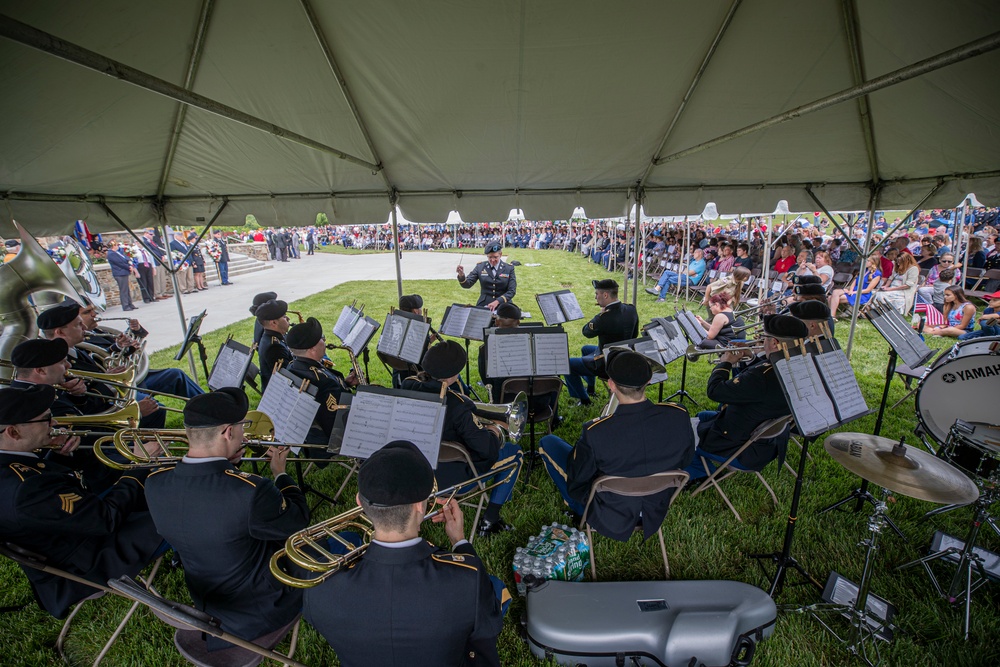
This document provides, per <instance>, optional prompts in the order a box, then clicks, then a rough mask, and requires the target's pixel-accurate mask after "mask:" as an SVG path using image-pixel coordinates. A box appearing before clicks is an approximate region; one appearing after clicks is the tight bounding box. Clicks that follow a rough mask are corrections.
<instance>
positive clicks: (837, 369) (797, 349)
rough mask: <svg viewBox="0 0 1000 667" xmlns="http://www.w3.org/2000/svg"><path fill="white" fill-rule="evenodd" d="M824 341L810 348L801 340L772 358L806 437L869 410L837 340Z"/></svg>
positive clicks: (817, 433) (793, 413)
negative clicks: (820, 344)
mask: <svg viewBox="0 0 1000 667" xmlns="http://www.w3.org/2000/svg"><path fill="white" fill-rule="evenodd" d="M824 343H829V346H822V347H818V346H817V345H816V344H815V343H814V344H813V346H811V347H809V348H807V346H806V344H805V341H800V343H799V344H798V345H788V346H784V348H783V350H782V351H780V352H775V353H774V354H772V355H770V357H769V360H770V362H771V364H772V366H774V370H775V372H777V374H778V379H779V380H780V382H781V386H782V389H783V390H784V392H785V398H786V399H787V400H788V406H789V408H791V411H792V416H793V417H795V424H796V426H797V428H798V430H799V433H801V434H802V435H803V436H806V437H812V436H815V435H819V434H820V433H824V432H825V431H829V430H830V429H832V428H835V427H837V426H840V425H842V424H844V423H846V422H849V421H852V420H854V419H857V418H859V417H862V416H864V415H867V414H869V412H870V410H869V409H868V405H867V404H866V403H865V399H864V396H863V395H862V393H861V388H860V387H859V386H858V381H857V378H855V376H854V370H853V369H852V368H851V366H850V362H848V360H847V356H846V355H844V353H843V351H842V350H840V348H839V346H837V345H836V343H835V342H829V341H824Z"/></svg>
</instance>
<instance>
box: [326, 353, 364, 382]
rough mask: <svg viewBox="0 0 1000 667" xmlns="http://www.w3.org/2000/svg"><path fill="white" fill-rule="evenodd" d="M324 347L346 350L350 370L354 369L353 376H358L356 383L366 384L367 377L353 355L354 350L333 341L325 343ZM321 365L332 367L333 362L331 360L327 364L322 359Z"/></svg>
mask: <svg viewBox="0 0 1000 667" xmlns="http://www.w3.org/2000/svg"><path fill="white" fill-rule="evenodd" d="M326 349H328V350H346V351H347V356H348V357H350V358H351V370H353V371H354V376H355V377H357V378H358V384H368V378H366V377H365V372H364V371H363V370H361V364H359V363H358V358H357V356H355V354H354V350H352V349H351V348H349V347H347V346H346V345H334V344H333V343H327V344H326ZM323 365H324V366H326V367H327V368H333V362H331V363H330V365H327V364H326V360H324V362H323Z"/></svg>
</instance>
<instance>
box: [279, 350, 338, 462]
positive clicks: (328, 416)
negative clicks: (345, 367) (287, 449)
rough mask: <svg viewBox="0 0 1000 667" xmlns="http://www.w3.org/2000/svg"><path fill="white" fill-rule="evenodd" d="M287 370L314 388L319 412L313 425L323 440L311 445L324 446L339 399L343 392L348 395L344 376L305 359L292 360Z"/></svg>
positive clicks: (331, 427)
mask: <svg viewBox="0 0 1000 667" xmlns="http://www.w3.org/2000/svg"><path fill="white" fill-rule="evenodd" d="M288 370H289V372H291V373H292V374H293V375H294V376H295V377H298V378H302V379H303V380H309V384H310V386H313V387H316V390H317V391H316V396H315V398H316V402H317V403H319V410H317V412H316V418H315V419H314V420H313V424H314V425H315V427H319V428H320V429H321V430H322V431H323V436H324V439H323V441H322V442H319V443H313V444H323V445H325V444H326V443H328V442H329V441H330V432H331V431H332V430H333V423H334V421H336V419H337V406H338V405H340V397H341V396H342V395H343V393H344V392H345V391H346V392H348V393H350V389H348V387H347V385H346V384H345V383H344V376H343V375H342V374H341V373H338V372H337V371H335V370H331V369H329V368H327V367H326V366H324V365H323V364H321V363H319V362H317V361H313V360H312V359H307V358H305V357H295V358H294V359H292V362H291V363H290V364H288Z"/></svg>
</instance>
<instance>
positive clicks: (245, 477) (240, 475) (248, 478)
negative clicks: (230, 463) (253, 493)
mask: <svg viewBox="0 0 1000 667" xmlns="http://www.w3.org/2000/svg"><path fill="white" fill-rule="evenodd" d="M226 474H227V475H229V476H230V477H233V478H235V479H238V480H240V481H241V482H246V483H247V484H249V485H250V486H252V487H254V488H255V489H256V488H257V482H256V481H255V480H254V476H253V475H251V474H250V473H248V472H243V471H236V470H227V471H226Z"/></svg>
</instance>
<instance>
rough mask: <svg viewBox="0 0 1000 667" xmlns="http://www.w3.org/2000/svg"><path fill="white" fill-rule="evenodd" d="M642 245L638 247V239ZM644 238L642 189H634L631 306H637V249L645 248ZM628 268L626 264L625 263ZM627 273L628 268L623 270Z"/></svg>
mask: <svg viewBox="0 0 1000 667" xmlns="http://www.w3.org/2000/svg"><path fill="white" fill-rule="evenodd" d="M640 238H641V239H642V241H643V245H642V246H640V245H639V239H640ZM645 240H646V239H645V236H644V234H643V233H642V188H636V189H635V235H634V236H633V237H632V305H634V306H636V307H638V305H639V249H640V247H644V246H645ZM625 266H626V267H628V262H626V263H625ZM625 270H626V271H628V268H626V269H625ZM642 270H643V272H645V271H646V262H645V260H643V262H642ZM626 284H627V283H626Z"/></svg>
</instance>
